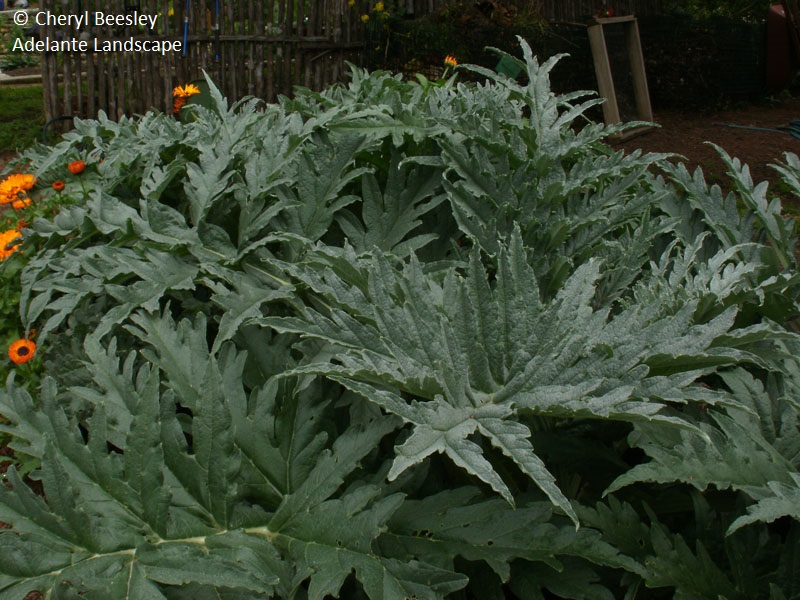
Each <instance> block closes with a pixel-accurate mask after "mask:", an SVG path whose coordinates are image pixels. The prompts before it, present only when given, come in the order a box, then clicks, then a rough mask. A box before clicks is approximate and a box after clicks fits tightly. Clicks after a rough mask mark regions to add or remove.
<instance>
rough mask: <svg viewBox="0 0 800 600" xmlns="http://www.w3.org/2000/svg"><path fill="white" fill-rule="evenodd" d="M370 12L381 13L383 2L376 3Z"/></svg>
mask: <svg viewBox="0 0 800 600" xmlns="http://www.w3.org/2000/svg"><path fill="white" fill-rule="evenodd" d="M372 10H374V11H377V12H383V2H376V3H375V8H373V9H372Z"/></svg>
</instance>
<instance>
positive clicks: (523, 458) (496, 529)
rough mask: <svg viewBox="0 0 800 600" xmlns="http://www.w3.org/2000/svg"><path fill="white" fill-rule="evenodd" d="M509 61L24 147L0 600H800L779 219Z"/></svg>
mask: <svg viewBox="0 0 800 600" xmlns="http://www.w3.org/2000/svg"><path fill="white" fill-rule="evenodd" d="M522 51H523V56H522V59H513V60H517V62H518V64H519V65H520V67H521V68H522V69H523V70H524V72H525V74H526V75H527V80H526V81H525V83H519V82H518V81H515V80H512V79H509V78H507V77H505V76H503V75H496V74H494V73H491V72H488V71H485V70H483V69H479V68H475V70H476V71H478V72H479V73H480V74H482V75H484V76H486V77H487V78H488V81H487V83H485V84H480V85H463V84H456V83H455V80H454V79H453V80H450V81H447V82H438V83H431V82H428V81H426V80H421V81H420V82H419V83H408V82H403V81H401V80H400V79H399V77H396V76H392V75H390V74H387V73H373V74H367V73H365V72H363V71H361V70H358V69H354V70H353V77H352V81H351V83H350V84H349V85H347V86H343V85H340V86H334V87H332V88H330V89H328V90H326V91H324V92H322V93H314V92H311V91H308V90H300V91H299V92H298V95H297V96H296V97H295V98H294V99H293V100H288V99H284V100H283V101H282V103H281V104H280V105H273V106H262V105H260V104H259V103H258V102H256V101H253V100H248V101H245V102H242V103H239V104H237V105H234V106H232V107H229V106H228V105H227V103H226V101H225V100H224V99H223V98H222V97H221V96H220V95H219V94H218V93H217V92H216V90H215V89H214V88H213V86H211V87H212V94H214V105H213V107H212V108H205V107H201V106H198V107H196V113H195V114H196V116H197V119H196V120H194V121H192V122H190V123H186V124H183V123H180V122H176V121H175V120H174V119H172V118H171V117H168V116H165V115H157V114H147V115H144V116H142V117H139V118H136V119H123V120H122V121H121V122H119V123H114V122H111V121H109V120H108V119H106V118H105V117H104V116H103V115H101V116H100V118H99V119H98V120H93V121H81V122H78V123H77V127H76V130H75V132H73V133H70V134H68V135H66V136H65V140H64V141H63V142H61V143H60V144H59V145H58V146H56V147H55V148H54V149H50V150H42V151H31V152H30V153H29V155H28V158H29V159H30V160H31V161H32V164H33V165H34V166H35V168H37V169H38V174H39V175H40V176H43V175H46V173H47V172H48V171H49V170H51V169H54V168H57V166H58V165H59V164H60V161H63V157H64V156H74V154H75V153H76V152H84V153H86V154H87V155H88V157H89V160H88V163H89V166H88V167H87V171H86V173H85V175H84V177H85V179H84V182H85V185H86V189H87V194H88V200H87V202H85V204H81V205H77V206H70V207H65V208H64V209H63V210H62V211H61V212H60V213H59V214H58V215H56V216H55V217H54V218H52V219H51V220H44V219H41V220H38V221H37V222H36V223H34V224H33V227H32V229H31V230H30V231H29V232H28V234H27V236H26V239H25V242H24V244H25V245H24V248H23V250H24V252H26V256H27V257H28V258H29V261H28V264H27V266H25V267H24V269H23V271H22V273H21V282H22V293H21V295H20V311H21V317H22V319H23V322H24V325H25V326H26V327H36V328H37V329H38V330H39V338H38V341H39V352H40V353H41V354H42V355H43V362H44V366H45V371H46V373H47V377H46V378H45V379H44V380H43V383H42V385H41V389H40V390H39V391H38V393H37V394H31V393H29V392H28V391H26V390H25V389H23V388H21V387H19V386H17V385H16V384H15V381H14V378H13V377H12V378H10V380H9V382H8V386H7V389H6V391H5V392H4V393H2V394H0V414H3V415H4V416H5V417H6V418H7V421H5V422H3V423H2V424H0V432H3V433H4V434H6V435H9V436H11V439H12V446H13V448H14V449H15V450H16V451H17V452H19V453H22V454H25V455H28V456H31V457H34V458H35V459H37V460H39V461H41V468H40V469H39V470H37V471H36V472H34V473H32V477H34V478H35V479H37V480H38V481H39V482H40V483H41V485H42V488H43V491H44V494H43V495H41V496H39V495H36V494H35V493H34V492H33V491H32V489H31V488H30V487H29V486H28V485H27V484H26V483H25V482H24V481H23V480H22V477H21V476H20V475H19V474H18V473H17V472H16V471H15V470H14V469H13V468H12V469H10V470H9V472H8V474H7V478H6V483H7V485H5V486H0V521H2V522H4V523H7V524H8V525H9V526H10V527H9V528H6V529H0V556H2V560H0V599H2V600H4V599H6V598H7V599H9V600H11V599H14V600H17V599H19V598H22V597H24V596H25V595H26V594H28V593H29V592H31V591H33V590H38V591H39V592H41V593H43V594H46V595H48V597H51V598H59V599H60V598H77V597H82V598H142V599H144V598H147V599H154V598H166V599H170V600H171V599H181V598H193V599H197V598H200V599H205V598H228V599H234V598H236V599H245V598H248V599H249V598H290V599H297V600H301V599H320V600H321V599H323V598H330V597H341V598H353V599H360V598H370V599H372V600H377V599H386V600H395V599H398V600H403V599H407V598H420V599H421V598H431V599H435V598H445V597H447V598H454V599H466V598H471V597H479V598H517V599H519V600H528V599H542V598H564V599H583V598H592V599H595V598H601V599H611V598H627V599H631V600H632V599H634V598H667V597H674V598H687V599H688V598H692V599H696V598H700V599H703V598H708V599H709V600H711V599H713V600H720V599H721V598H724V599H727V600H738V599H743V600H744V599H754V598H756V599H764V600H780V599H784V598H798V597H800V584H799V583H798V582H800V563H798V560H797V547H798V543H800V429H798V424H799V423H800V421H799V420H798V419H799V418H800V417H799V411H800V401H799V400H798V399H799V398H800V394H799V393H798V392H800V361H799V360H798V358H797V356H798V349H800V336H798V334H796V333H794V332H793V330H792V329H791V328H788V327H786V326H785V323H787V322H788V321H790V320H791V319H795V318H797V316H798V314H800V311H798V308H800V306H798V303H797V296H798V273H797V263H796V260H795V251H794V250H795V245H796V242H797V240H796V238H795V237H794V232H793V228H792V226H791V222H790V221H787V220H785V219H784V218H783V217H782V216H781V213H780V203H779V202H778V201H777V200H775V199H773V198H772V197H771V196H770V195H769V192H768V190H767V188H766V186H765V185H761V184H758V185H754V183H753V182H752V180H751V179H750V176H749V173H748V170H747V168H746V166H743V165H741V164H740V163H739V162H738V161H737V160H735V159H733V158H730V157H727V156H726V155H725V156H724V158H725V160H726V161H727V164H728V166H729V169H730V172H731V182H732V186H731V187H732V190H733V191H731V192H730V193H728V194H723V192H722V191H721V190H720V188H719V187H716V186H712V187H709V186H708V185H707V184H706V182H705V181H704V179H703V176H702V173H701V172H700V171H697V172H695V173H689V172H687V171H686V169H685V168H684V167H683V166H674V165H672V164H671V163H669V162H667V159H668V158H669V157H667V156H664V155H642V154H640V153H632V154H629V155H625V154H623V153H621V152H614V151H612V150H611V149H610V148H609V147H608V146H607V145H606V144H605V143H604V139H605V138H606V136H608V135H610V134H613V133H616V132H619V131H621V130H623V129H624V128H625V127H628V125H618V126H613V127H605V126H603V125H599V124H595V123H592V122H590V121H588V120H587V119H586V118H585V117H584V113H585V111H586V110H587V109H588V108H589V107H591V106H593V105H594V104H596V102H597V100H596V99H592V98H589V99H585V98H584V96H585V94H578V93H576V94H570V95H567V96H557V95H555V94H553V93H552V92H551V91H550V87H549V80H548V74H549V71H550V69H551V68H552V67H553V65H554V64H555V62H556V60H557V59H551V60H548V61H546V62H544V63H540V62H539V61H538V60H537V59H536V58H535V57H534V56H533V55H532V53H531V51H530V48H529V47H528V46H527V45H526V44H525V43H524V42H523V43H522ZM509 59H510V57H509ZM92 157H94V158H92ZM101 157H102V159H103V160H102V161H101V160H100V158H101ZM779 170H780V171H781V173H782V174H783V176H784V177H785V178H786V180H787V185H788V186H789V187H790V188H791V187H793V188H795V189H800V185H799V184H798V181H800V163H798V160H797V158H796V157H794V156H788V157H787V160H786V163H785V164H784V165H781V166H779Z"/></svg>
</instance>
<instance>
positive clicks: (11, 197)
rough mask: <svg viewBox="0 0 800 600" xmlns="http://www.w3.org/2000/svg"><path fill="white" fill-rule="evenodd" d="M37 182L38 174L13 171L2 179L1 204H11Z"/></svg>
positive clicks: (0, 183) (0, 185)
mask: <svg viewBox="0 0 800 600" xmlns="http://www.w3.org/2000/svg"><path fill="white" fill-rule="evenodd" d="M35 184H36V176H35V175H31V174H29V173H25V174H23V173H12V174H11V175H9V176H8V177H6V178H5V179H4V180H3V181H0V204H10V203H11V202H14V201H15V200H18V199H19V195H20V194H24V193H25V192H27V191H28V190H30V189H31V188H32V187H33V186H34V185H35Z"/></svg>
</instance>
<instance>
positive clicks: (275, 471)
mask: <svg viewBox="0 0 800 600" xmlns="http://www.w3.org/2000/svg"><path fill="white" fill-rule="evenodd" d="M135 322H136V324H137V327H138V331H137V335H140V336H141V337H142V339H144V340H147V343H148V344H152V349H151V351H152V352H153V359H154V362H155V365H156V366H154V367H153V368H151V367H149V366H148V365H147V364H145V365H144V366H141V367H139V368H138V369H134V367H133V366H132V365H130V363H129V361H126V363H125V364H126V366H125V367H124V370H123V372H122V373H117V374H116V375H115V376H114V377H110V378H109V377H107V376H106V377H104V378H98V380H97V381H96V383H97V384H98V385H106V386H112V387H114V388H115V389H116V393H117V394H118V397H119V400H118V401H115V402H114V403H113V404H106V403H104V402H103V401H102V395H92V394H89V393H84V395H83V398H84V399H85V400H88V401H89V402H91V403H92V405H91V412H92V415H91V417H90V418H89V420H88V423H87V428H88V430H89V434H88V439H84V437H83V436H82V435H81V433H80V431H79V429H78V427H77V426H76V424H75V423H73V422H71V421H70V419H69V418H68V416H67V415H66V414H65V413H64V411H63V410H62V408H60V407H59V406H58V405H57V404H56V402H55V397H56V389H55V385H54V384H53V383H52V381H50V380H48V382H47V383H46V385H45V387H44V392H43V395H42V397H41V399H40V400H39V403H36V402H34V400H33V399H32V398H31V397H30V395H28V394H27V392H24V391H22V390H20V389H18V388H14V387H11V388H9V391H8V392H7V393H5V394H2V395H0V411H1V412H2V414H4V415H6V416H7V417H8V419H9V422H8V423H7V424H6V425H4V426H3V428H4V429H5V430H7V431H10V432H11V433H14V434H15V435H18V436H19V438H20V440H24V449H25V451H26V452H28V453H30V454H31V455H34V456H37V457H39V458H40V459H41V461H42V470H41V477H42V483H43V485H44V491H45V496H46V500H45V499H43V498H41V497H38V496H36V495H34V493H33V492H32V491H31V490H30V489H29V488H28V486H27V485H26V484H25V483H23V482H22V481H21V479H20V478H19V477H18V476H17V475H16V472H15V471H14V469H11V470H10V471H9V475H8V482H9V486H8V487H5V486H0V520H1V521H3V522H4V523H7V524H9V525H10V526H11V529H3V530H1V531H0V550H1V551H2V555H3V561H0V598H3V599H6V598H8V599H14V598H18V597H20V596H21V595H24V594H26V593H28V592H29V591H31V590H36V589H38V590H40V591H41V592H43V593H46V592H48V591H49V593H50V594H51V597H53V598H65V597H72V596H74V595H75V594H83V595H90V596H91V595H93V594H94V595H96V594H98V593H100V591H101V590H105V591H106V593H113V594H114V596H113V597H115V598H116V597H118V598H159V597H162V592H164V593H166V592H167V589H168V588H172V587H174V586H179V587H184V586H189V587H190V588H191V586H194V587H195V589H196V590H210V591H216V593H220V594H223V595H225V594H228V593H238V594H241V595H243V597H251V598H261V597H263V598H269V597H272V596H273V595H277V596H278V597H290V596H291V595H292V593H294V592H291V590H292V589H294V588H296V586H298V585H300V584H302V582H303V581H304V580H307V581H308V584H307V585H308V597H309V598H318V599H320V600H321V599H322V598H323V597H325V596H326V595H327V594H334V595H335V594H337V593H338V592H339V589H340V588H341V586H342V584H343V583H344V581H345V580H346V579H347V577H348V575H349V574H350V573H351V572H354V573H355V577H356V579H357V580H358V581H360V582H361V584H362V586H363V588H364V590H365V591H366V592H367V594H368V596H369V597H370V598H375V599H377V598H398V599H399V598H404V597H408V596H412V595H417V597H419V598H431V599H434V598H441V597H443V595H444V594H445V593H447V592H449V591H453V590H456V589H460V588H461V587H463V586H464V585H465V584H466V579H465V578H464V576H463V575H460V574H457V573H455V572H453V571H452V570H449V569H443V568H440V567H439V566H437V565H436V564H431V563H425V562H423V561H418V560H411V559H410V556H403V557H397V556H391V557H389V556H384V555H382V554H381V553H379V552H378V549H377V546H376V545H375V544H376V541H377V538H378V537H379V536H380V535H381V533H382V532H383V531H385V530H386V528H387V522H388V520H389V518H390V517H391V516H392V514H394V512H395V511H396V510H397V509H398V507H399V506H400V505H401V504H402V502H403V495H402V494H398V493H387V492H386V490H385V489H384V487H383V486H380V485H369V484H359V485H349V486H343V484H344V482H345V481H346V480H347V479H348V478H349V477H350V476H351V475H352V473H353V472H354V471H357V470H358V469H359V465H360V463H361V461H363V460H364V459H365V457H367V455H369V454H370V453H371V452H372V451H373V450H374V448H375V447H376V446H377V445H378V444H379V443H380V440H381V439H382V438H383V437H384V436H385V435H386V434H387V433H389V432H391V431H393V430H394V429H395V428H396V426H397V424H398V420H397V419H396V418H395V417H391V416H385V415H382V414H380V411H378V410H376V409H374V408H373V409H367V410H358V409H357V408H356V407H354V408H353V409H352V414H351V416H350V418H349V420H348V421H349V424H348V425H346V426H345V427H343V428H341V430H334V431H332V430H331V429H330V427H329V426H328V425H327V419H326V418H323V415H327V414H329V413H330V411H331V410H333V405H332V401H331V399H327V398H325V397H324V396H321V395H320V392H321V391H322V390H321V388H320V387H319V386H316V387H314V386H311V387H309V386H306V387H305V388H303V390H306V391H303V390H300V389H296V388H294V387H293V386H286V385H283V384H279V383H278V382H276V381H275V380H271V381H270V382H265V384H264V385H263V386H259V387H257V388H255V389H253V390H252V392H251V397H250V398H248V395H247V394H246V393H245V391H244V389H243V388H242V369H243V366H244V360H245V358H246V357H245V355H244V354H243V353H241V352H237V351H236V350H235V349H234V348H233V346H231V345H230V344H224V345H223V347H222V349H221V351H220V353H219V354H218V355H217V354H211V353H209V351H208V348H207V346H205V347H203V344H204V343H205V321H204V320H203V319H202V318H198V319H196V320H195V322H193V323H192V322H188V321H184V322H179V323H177V324H176V323H174V322H173V321H172V319H171V318H170V317H169V316H162V317H158V316H153V315H147V316H146V315H139V316H137V318H136V319H135ZM201 340H203V341H202V342H201ZM167 350H169V352H167ZM92 354H93V356H94V357H96V358H98V359H99V360H100V361H101V362H103V363H104V367H103V368H104V370H106V371H107V370H109V369H111V368H112V366H113V363H112V362H110V361H109V355H108V354H107V351H104V349H93V350H92ZM179 357H187V358H188V359H190V360H188V361H186V362H181V361H180V360H178V358H179ZM189 365H200V366H201V367H202V371H203V375H202V376H200V377H199V379H197V381H188V378H189V377H191V373H189V372H188V371H187V368H189ZM131 377H132V378H133V380H132V381H130V380H129V381H128V382H127V383H126V384H125V385H120V382H121V381H123V380H125V379H128V378H131ZM173 378H174V379H175V380H174V381H173ZM190 384H192V385H190ZM309 390H312V391H314V390H315V393H313V394H311V393H309V392H308V391H309ZM191 395H193V398H192V401H191V403H189V405H190V407H191V408H190V409H189V408H188V406H187V404H183V402H184V400H185V399H187V398H189V397H190V396H191ZM176 401H177V402H179V403H181V405H182V406H183V408H182V409H179V408H178V405H177V404H176ZM107 407H108V408H107ZM289 407H291V410H287V408H289ZM126 410H128V411H129V412H128V415H127V419H126V420H125V421H124V422H123V423H116V422H115V424H114V426H113V427H110V426H109V415H114V420H115V421H116V420H117V419H118V418H119V416H120V415H122V414H123V413H124V412H125V411H126ZM187 410H188V412H187ZM276 422H280V424H281V427H280V428H279V429H275V428H274V424H275V423H276ZM123 429H127V432H126V435H125V436H124V437H123V436H122V433H123V431H122V430H123ZM326 431H327V432H328V433H326ZM328 434H332V435H333V438H332V439H330V441H327V440H326V438H327V437H328ZM112 439H113V440H114V442H115V445H113V446H110V445H109V441H110V440H112ZM198 593H199V592H198ZM203 593H205V592H203Z"/></svg>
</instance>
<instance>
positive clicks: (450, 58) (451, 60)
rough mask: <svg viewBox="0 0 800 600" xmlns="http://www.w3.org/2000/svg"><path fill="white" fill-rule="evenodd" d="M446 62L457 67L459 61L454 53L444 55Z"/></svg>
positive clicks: (449, 65)
mask: <svg viewBox="0 0 800 600" xmlns="http://www.w3.org/2000/svg"><path fill="white" fill-rule="evenodd" d="M444 64H445V65H447V66H448V67H457V66H458V61H457V60H456V57H455V56H453V55H452V54H448V55H447V56H445V57H444Z"/></svg>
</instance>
